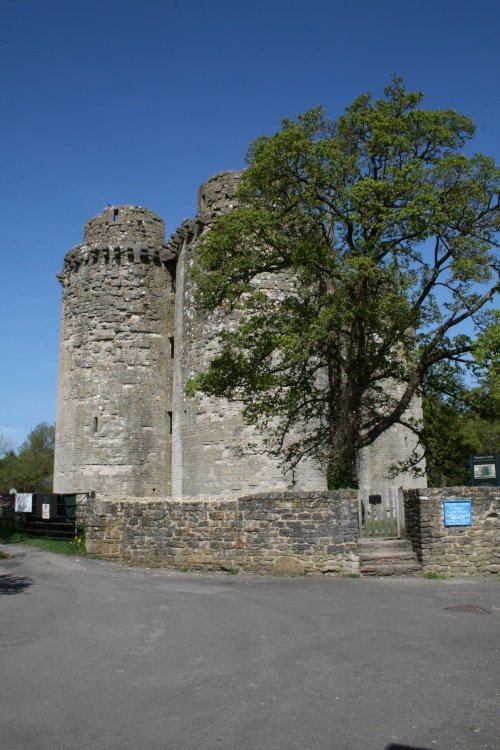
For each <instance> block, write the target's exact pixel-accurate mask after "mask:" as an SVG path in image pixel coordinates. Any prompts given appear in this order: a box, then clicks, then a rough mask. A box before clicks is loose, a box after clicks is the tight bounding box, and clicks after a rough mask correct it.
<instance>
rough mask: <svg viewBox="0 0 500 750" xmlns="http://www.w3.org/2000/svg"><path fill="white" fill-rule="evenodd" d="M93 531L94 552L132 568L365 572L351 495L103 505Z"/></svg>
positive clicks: (93, 514)
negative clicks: (143, 566)
mask: <svg viewBox="0 0 500 750" xmlns="http://www.w3.org/2000/svg"><path fill="white" fill-rule="evenodd" d="M86 526H87V535H86V538H87V551H88V552H89V553H91V554H96V555H98V556H99V557H102V558H104V559H109V560H120V561H122V562H125V563H127V564H131V565H145V566H148V567H175V568H183V567H184V568H186V569H190V570H234V571H236V570H243V571H253V572H259V573H274V574H285V575H301V574H306V573H316V574H319V573H323V574H337V575H342V574H344V575H347V574H350V573H356V572H357V571H358V567H359V563H358V556H357V549H356V543H357V540H358V515H357V496H356V492H355V491H352V490H340V491H338V492H305V493H294V492H282V493H281V492H279V493H266V494H258V495H253V496H240V497H235V496H233V497H192V498H181V499H175V498H169V499H161V500H158V499H152V498H145V499H142V500H139V499H137V498H125V497H123V498H116V499H115V498H113V499H99V498H97V499H96V500H93V501H89V504H88V506H87V513H86Z"/></svg>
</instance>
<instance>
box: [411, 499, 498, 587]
mask: <svg viewBox="0 0 500 750" xmlns="http://www.w3.org/2000/svg"><path fill="white" fill-rule="evenodd" d="M461 499H466V500H471V501H472V526H448V527H445V525H444V511H443V501H444V500H461ZM405 514H406V523H407V534H408V537H409V538H410V539H411V542H412V544H413V548H414V550H415V551H416V553H417V555H418V557H419V560H420V562H421V563H422V566H423V569H424V571H427V572H436V573H443V574H445V575H464V574H465V575H471V574H472V575H474V574H478V573H480V574H488V573H494V574H498V573H499V572H500V487H445V488H439V489H426V490H424V489H420V490H409V491H407V492H405Z"/></svg>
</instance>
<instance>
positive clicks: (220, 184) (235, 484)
mask: <svg viewBox="0 0 500 750" xmlns="http://www.w3.org/2000/svg"><path fill="white" fill-rule="evenodd" d="M239 176H240V173H239V172H222V173H221V174H219V175H216V176H215V177H213V178H212V179H210V180H209V181H208V182H207V183H205V184H204V185H202V186H201V188H200V191H199V194H198V214H197V217H196V220H195V221H194V222H192V223H191V224H189V222H188V223H186V224H185V225H184V227H183V228H181V229H182V231H180V232H179V233H178V234H177V235H176V236H175V237H174V239H173V242H172V245H171V246H172V250H173V252H175V253H176V254H177V256H178V260H177V270H176V313H175V320H176V325H175V346H176V356H175V362H174V386H173V393H174V416H173V435H172V438H173V440H172V494H173V495H175V496H189V497H191V496H194V495H201V494H203V495H226V494H227V495H231V494H232V495H234V494H237V493H238V494H241V493H250V492H251V493H253V492H266V491H275V490H280V491H285V490H286V489H288V487H289V486H290V485H291V483H292V480H293V479H295V485H294V486H295V488H296V489H297V490H300V491H312V490H326V479H325V475H324V473H323V472H321V471H320V470H319V468H318V467H317V466H315V465H314V464H313V463H312V462H311V461H307V460H305V461H301V462H300V463H299V465H298V467H297V470H296V473H295V477H292V476H291V474H285V475H284V474H283V472H282V470H281V468H280V466H279V464H278V461H277V460H275V459H274V458H271V457H270V456H269V455H267V454H265V453H264V452H263V450H262V449H263V447H264V438H263V435H262V434H261V433H260V432H259V431H257V430H256V429H255V428H253V427H251V426H248V425H246V424H245V423H244V421H243V418H242V416H241V404H239V403H238V402H231V401H228V400H226V399H222V398H213V397H212V398H209V397H207V396H204V395H202V394H200V393H197V394H195V396H194V397H192V398H188V397H187V396H186V385H187V383H188V381H189V379H190V378H192V377H193V376H194V375H195V374H196V373H197V372H200V371H202V370H204V369H206V368H207V367H208V365H209V362H210V361H211V359H212V358H213V357H214V356H215V354H216V353H217V351H218V350H219V335H220V333H221V331H222V330H223V328H224V327H227V326H231V325H232V324H233V323H234V321H235V318H236V315H235V314H233V315H226V314H225V313H224V311H223V310H222V309H218V310H215V311H214V312H211V313H208V312H206V311H200V310H198V309H197V307H196V303H195V286H194V283H193V280H192V277H191V269H192V267H193V264H194V261H195V257H196V253H197V242H198V241H199V239H200V237H201V236H203V234H204V233H205V232H206V231H209V230H210V227H211V225H212V223H213V221H214V219H215V218H216V217H217V216H218V215H220V214H221V213H224V212H227V211H230V210H231V209H232V208H233V206H234V205H236V191H237V187H238V179H239ZM258 283H259V286H260V288H261V289H262V290H263V291H265V292H266V293H267V294H269V295H272V294H278V293H280V291H282V290H283V289H284V288H285V286H286V284H287V283H288V282H287V280H286V279H285V278H284V275H283V274H272V275H271V274H267V275H264V274H262V275H261V277H260V278H259V280H258ZM249 444H253V445H255V446H256V450H255V451H254V452H252V453H249V451H248V450H247V447H248V445H249ZM259 449H261V450H259Z"/></svg>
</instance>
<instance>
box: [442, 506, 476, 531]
mask: <svg viewBox="0 0 500 750" xmlns="http://www.w3.org/2000/svg"><path fill="white" fill-rule="evenodd" d="M443 506H444V525H445V526H472V504H471V501H470V500H444V501H443Z"/></svg>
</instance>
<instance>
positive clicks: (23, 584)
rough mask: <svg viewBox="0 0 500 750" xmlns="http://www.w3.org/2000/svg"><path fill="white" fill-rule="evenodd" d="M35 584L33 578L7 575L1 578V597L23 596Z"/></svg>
mask: <svg viewBox="0 0 500 750" xmlns="http://www.w3.org/2000/svg"><path fill="white" fill-rule="evenodd" d="M32 583H33V579H32V578H26V577H25V576H13V575H9V574H7V575H5V576H0V595H2V594H21V593H22V592H23V591H26V589H27V588H29V586H31V585H32Z"/></svg>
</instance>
